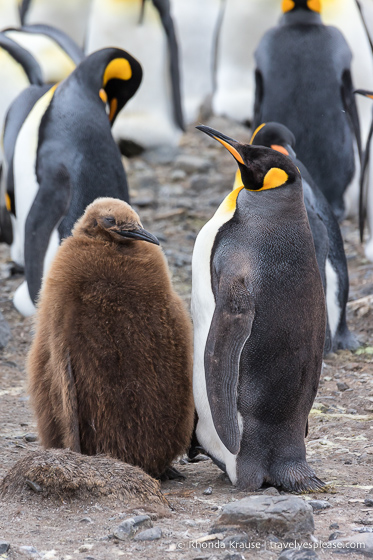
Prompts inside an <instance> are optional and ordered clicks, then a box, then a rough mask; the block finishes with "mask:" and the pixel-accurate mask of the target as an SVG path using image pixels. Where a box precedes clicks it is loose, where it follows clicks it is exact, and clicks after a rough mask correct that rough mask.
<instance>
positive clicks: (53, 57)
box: [4, 25, 84, 84]
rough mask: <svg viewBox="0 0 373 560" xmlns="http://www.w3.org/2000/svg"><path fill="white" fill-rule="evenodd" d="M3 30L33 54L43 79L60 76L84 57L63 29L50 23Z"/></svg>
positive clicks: (52, 78) (54, 78) (52, 79)
mask: <svg viewBox="0 0 373 560" xmlns="http://www.w3.org/2000/svg"><path fill="white" fill-rule="evenodd" d="M4 33H5V35H6V36H7V37H10V38H11V39H13V41H15V42H16V43H18V44H19V45H21V46H22V47H23V48H24V49H26V50H28V51H29V52H30V53H31V54H32V55H33V56H34V58H35V59H36V60H37V61H38V63H39V65H40V67H41V69H42V74H43V81H44V82H45V83H50V84H55V83H56V82H60V81H61V80H64V79H65V78H66V77H67V76H68V75H69V74H70V73H71V72H72V71H73V70H74V69H75V67H76V66H77V65H78V64H79V63H80V62H81V61H82V60H83V58H84V53H83V51H82V49H81V48H80V47H78V45H77V44H76V43H75V42H74V41H73V40H72V39H71V38H70V37H69V36H68V35H66V33H64V32H63V31H61V30H60V29H57V28H56V27H51V26H50V25H25V26H23V27H20V28H8V29H5V30H4Z"/></svg>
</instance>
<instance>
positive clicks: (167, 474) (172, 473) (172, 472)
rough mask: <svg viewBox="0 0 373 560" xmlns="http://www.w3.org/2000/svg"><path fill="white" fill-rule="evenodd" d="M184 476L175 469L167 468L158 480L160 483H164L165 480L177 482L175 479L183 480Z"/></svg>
mask: <svg viewBox="0 0 373 560" xmlns="http://www.w3.org/2000/svg"><path fill="white" fill-rule="evenodd" d="M185 478H186V477H185V476H184V475H183V474H181V472H179V471H178V470H177V469H175V468H174V467H167V468H166V469H165V470H164V471H163V473H162V474H161V476H160V477H159V479H160V480H161V481H162V482H165V481H166V480H177V479H182V480H185Z"/></svg>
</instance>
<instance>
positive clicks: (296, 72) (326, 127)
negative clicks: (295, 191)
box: [254, 0, 360, 218]
mask: <svg viewBox="0 0 373 560" xmlns="http://www.w3.org/2000/svg"><path fill="white" fill-rule="evenodd" d="M283 6H284V9H285V10H286V9H287V10H288V11H285V13H284V15H283V16H282V19H281V21H280V23H279V25H278V26H276V27H274V28H272V29H270V30H269V31H267V33H266V34H265V35H264V37H263V39H262V40H261V42H260V43H259V45H258V48H257V50H256V52H255V59H256V93H255V110H254V127H257V126H258V125H259V124H260V123H263V122H269V121H271V122H273V121H275V122H280V123H282V124H284V125H286V126H287V127H288V128H289V129H290V130H291V131H292V132H293V134H294V135H295V137H296V139H297V154H298V157H299V158H300V160H301V161H302V162H303V163H304V164H305V165H306V166H307V168H308V170H309V171H310V173H311V174H312V177H313V178H314V180H315V182H316V184H317V185H318V186H319V188H320V189H321V191H322V192H323V194H324V195H325V197H326V199H327V200H328V202H329V203H330V204H331V206H332V209H333V211H334V213H335V214H336V216H337V217H338V218H341V217H342V216H343V214H344V202H343V195H344V193H345V191H346V189H347V188H348V187H351V188H353V185H356V184H357V182H358V176H359V171H360V163H359V154H360V129H359V120H358V113H357V108H356V104H355V101H354V96H353V85H352V78H351V69H350V66H351V58H352V55H351V51H350V49H349V47H348V44H347V42H346V41H345V39H344V37H343V35H342V34H341V32H340V31H339V30H338V29H336V28H334V27H329V26H325V25H323V23H322V21H321V17H320V14H319V13H318V7H319V2H318V0H315V2H313V3H308V4H307V3H306V0H294V1H293V0H291V1H289V2H287V1H286V2H284V3H283ZM309 6H312V7H311V8H310V7H309Z"/></svg>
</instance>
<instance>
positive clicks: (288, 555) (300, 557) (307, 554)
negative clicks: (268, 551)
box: [277, 548, 319, 560]
mask: <svg viewBox="0 0 373 560" xmlns="http://www.w3.org/2000/svg"><path fill="white" fill-rule="evenodd" d="M277 560H319V556H317V554H316V552H315V551H314V550H305V549H304V548H303V549H300V550H286V551H285V552H282V553H281V554H280V556H279V557H278V559H277Z"/></svg>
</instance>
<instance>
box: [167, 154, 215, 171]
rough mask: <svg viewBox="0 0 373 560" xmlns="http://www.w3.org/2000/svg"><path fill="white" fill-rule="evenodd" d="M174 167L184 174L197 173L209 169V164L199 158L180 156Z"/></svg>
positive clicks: (186, 155)
mask: <svg viewBox="0 0 373 560" xmlns="http://www.w3.org/2000/svg"><path fill="white" fill-rule="evenodd" d="M175 167H177V168H178V169H181V170H182V171H185V173H198V172H201V171H207V170H208V169H209V168H210V167H211V162H210V161H209V160H208V159H205V158H201V157H199V156H191V155H188V154H181V155H180V156H178V157H177V158H176V160H175Z"/></svg>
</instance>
